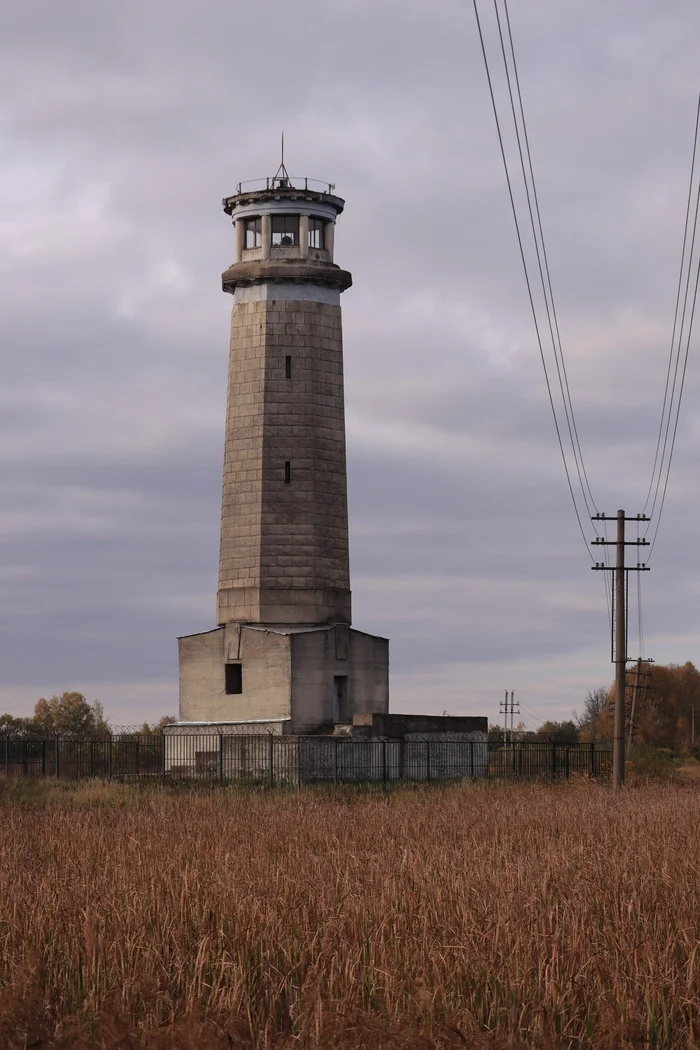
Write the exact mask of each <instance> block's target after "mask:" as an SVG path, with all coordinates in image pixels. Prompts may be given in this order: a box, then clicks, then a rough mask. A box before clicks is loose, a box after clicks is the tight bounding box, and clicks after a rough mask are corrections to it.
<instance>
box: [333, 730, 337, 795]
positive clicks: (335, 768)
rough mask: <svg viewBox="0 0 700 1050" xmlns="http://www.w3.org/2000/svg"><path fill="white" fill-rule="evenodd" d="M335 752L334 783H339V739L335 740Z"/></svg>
mask: <svg viewBox="0 0 700 1050" xmlns="http://www.w3.org/2000/svg"><path fill="white" fill-rule="evenodd" d="M334 744H335V751H334V752H333V783H334V784H337V783H338V738H337V737H336V738H335V741H334Z"/></svg>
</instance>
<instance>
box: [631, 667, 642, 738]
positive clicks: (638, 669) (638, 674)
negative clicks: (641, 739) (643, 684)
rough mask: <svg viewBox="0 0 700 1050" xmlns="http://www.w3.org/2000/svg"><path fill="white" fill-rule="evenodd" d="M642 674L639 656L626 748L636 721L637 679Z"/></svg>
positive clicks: (632, 734) (632, 736)
mask: <svg viewBox="0 0 700 1050" xmlns="http://www.w3.org/2000/svg"><path fill="white" fill-rule="evenodd" d="M641 676H642V658H641V656H640V657H639V659H638V660H637V675H636V677H635V680H634V689H633V690H632V709H631V711H630V727H629V733H628V736H627V749H628V750H629V748H631V747H632V740H633V739H634V727H635V723H636V721H637V703H638V698H639V681H640V678H641Z"/></svg>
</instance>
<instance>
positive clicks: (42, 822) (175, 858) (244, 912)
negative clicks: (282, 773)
mask: <svg viewBox="0 0 700 1050" xmlns="http://www.w3.org/2000/svg"><path fill="white" fill-rule="evenodd" d="M699 816H700V794H698V789H697V786H696V785H689V786H667V785H648V786H644V787H639V788H633V789H628V790H626V791H625V792H623V793H622V794H621V795H620V796H619V797H617V798H614V797H613V795H612V794H611V793H610V791H609V789H607V788H606V787H603V786H599V785H595V784H590V783H587V782H585V781H583V782H580V783H578V784H576V783H574V784H568V785H560V786H554V787H552V786H549V787H547V786H544V785H522V784H520V785H489V784H479V785H467V786H464V787H461V788H459V787H458V788H449V789H445V790H440V789H437V788H433V789H429V788H418V789H414V790H408V789H404V790H400V791H396V792H395V793H389V794H388V795H387V796H383V795H381V794H380V793H376V792H357V791H351V790H347V791H342V790H341V791H335V792H330V791H328V792H326V791H320V790H318V791H316V790H309V791H302V792H299V793H296V794H291V793H290V794H286V795H285V794H281V793H275V792H272V793H265V792H262V791H261V792H259V793H255V792H252V791H249V792H244V791H236V790H235V789H231V788H228V789H226V788H224V789H211V790H208V791H203V790H199V791H196V790H194V789H184V788H178V789H175V788H169V789H168V788H165V787H157V788H153V787H138V786H120V785H102V784H96V783H84V784H82V785H78V786H72V787H71V786H70V785H65V784H46V783H44V784H35V785H32V784H30V783H29V784H28V783H26V782H25V783H17V784H12V783H9V784H5V785H2V784H0V822H1V825H0V826H1V827H2V836H1V837H0V953H1V958H2V967H1V969H0V1045H1V1046H2V1047H10V1048H24V1047H34V1048H42V1047H62V1048H69V1047H70V1048H76V1050H77V1048H87V1047H90V1048H92V1047H111V1048H115V1050H116V1048H117V1047H118V1048H120V1050H128V1048H136V1047H152V1048H156V1047H162V1048H165V1047H168V1048H177V1047H182V1048H192V1050H194V1048H195V1047H196V1048H198V1050H199V1048H207V1047H212V1048H213V1047H217V1048H218V1047H261V1048H262V1047H292V1046H294V1047H304V1048H307V1047H308V1048H314V1047H319V1048H320V1047H324V1048H325V1047H344V1048H351V1047H352V1048H359V1047H373V1048H374V1047H381V1048H383V1047H386V1048H392V1047H393V1048H399V1047H406V1048H408V1047H423V1048H426V1050H427V1048H429V1047H436V1048H437V1047H450V1048H452V1047H464V1046H467V1047H475V1048H479V1047H491V1048H494V1050H495V1048H501V1047H504V1048H505V1047H513V1046H528V1047H542V1048H544V1047H560V1046H564V1047H565V1046H572V1047H573V1046H575V1047H589V1046H590V1047H595V1048H597V1050H605V1048H613V1047H615V1048H625V1047H642V1046H644V1047H651V1048H653V1047H673V1048H678V1050H680V1048H685V1047H697V1046H700V1022H699V1020H698V1002H699V1000H700V951H699V943H700V907H699V906H698V904H699V902H698V888H699V881H698V868H697V863H698V856H699V855H700V849H699V846H700V841H699V840H700V830H699V829H700V820H699V819H698V818H699Z"/></svg>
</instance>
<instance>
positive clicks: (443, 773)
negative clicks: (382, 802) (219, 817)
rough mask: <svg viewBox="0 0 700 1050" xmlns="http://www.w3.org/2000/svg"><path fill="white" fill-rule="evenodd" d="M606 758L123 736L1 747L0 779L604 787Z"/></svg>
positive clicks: (529, 749) (314, 739)
mask: <svg viewBox="0 0 700 1050" xmlns="http://www.w3.org/2000/svg"><path fill="white" fill-rule="evenodd" d="M611 767H612V748H611V747H610V746H609V745H599V744H572V745H566V744H555V743H540V742H531V741H528V742H524V743H515V744H510V745H508V746H504V745H502V744H489V743H487V742H486V741H479V740H442V739H432V740H428V739H423V740H350V739H344V738H342V737H319V736H311V737H284V736H275V735H273V734H270V733H268V734H264V735H235V736H234V735H227V734H223V733H214V734H211V735H197V736H194V735H191V734H188V733H181V734H178V733H166V734H165V735H163V734H157V735H152V736H146V735H144V734H141V735H136V734H129V735H125V736H118V735H113V736H107V737H103V738H100V739H78V738H71V737H62V736H56V737H49V738H38V737H32V736H24V737H12V736H1V737H0V776H2V775H4V776H5V777H66V778H79V777H118V778H121V779H135V778H144V779H148V778H150V779H154V778H158V777H160V778H166V779H169V780H185V779H200V780H218V781H222V782H224V781H225V782H231V781H240V782H247V783H258V784H267V785H270V786H274V785H284V784H289V785H299V784H319V783H321V784H322V783H358V782H363V781H374V782H380V783H385V784H386V783H389V782H396V781H414V782H415V781H427V782H429V781H455V780H461V779H464V778H480V779H484V778H490V779H518V780H521V779H522V780H536V779H542V778H547V779H550V780H559V779H565V778H567V777H570V776H572V775H576V774H578V775H588V776H594V777H607V776H609V774H610V771H611Z"/></svg>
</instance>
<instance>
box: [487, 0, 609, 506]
mask: <svg viewBox="0 0 700 1050" xmlns="http://www.w3.org/2000/svg"><path fill="white" fill-rule="evenodd" d="M493 6H494V10H495V12H496V22H497V24H498V35H499V39H500V42H501V53H502V55H503V66H504V69H505V72H506V81H507V84H508V95H509V97H510V104H511V110H512V113H513V125H514V127H515V135H516V140H517V144H518V153H519V154H520V164H521V168H522V172H523V181H524V183H525V193H526V197H527V203H528V209H529V212H530V224H531V226H532V235H533V239H534V241H535V251H536V254H537V264H538V267H539V272H540V281H541V283H542V294H543V296H544V301H545V308H546V310H547V320H548V322H549V334H550V337H551V340H552V348H553V350H554V360H555V364H556V366H557V375H558V378H559V389H560V390H561V396H562V401H563V402H564V412H565V416H566V422H567V427H568V430H569V437H570V439H571V447H572V450H573V453H574V462H575V464H576V471H577V473H578V479H579V483H580V485H581V491H582V493H583V499H584V503H585V504H586V510H587V511H588V515H589V517H591V518H592V517H593V514H592V511H591V506H592V507H593V510H595V511H596V512H597V511H598V507H597V506H596V502H595V500H594V498H593V493H592V491H591V486H590V484H589V481H588V474H587V472H586V466H585V463H584V461H583V451H582V449H581V442H580V440H579V436H578V428H577V426H576V417H575V415H574V406H573V402H572V400H571V390H570V387H569V378H568V375H567V371H566V362H565V360H564V350H563V347H562V342H561V333H560V330H559V319H558V317H557V309H556V304H555V301H554V290H553V288H552V278H551V272H550V269H549V259H548V257H547V246H546V242H545V239H544V229H543V226H542V215H541V211H540V203H539V196H538V194H537V183H536V181H535V172H534V168H533V164H532V152H531V150H530V137H529V135H528V131H527V121H526V120H525V108H524V106H523V97H522V92H521V89H520V76H519V74H518V63H517V59H516V57H515V45H514V43H513V32H512V29H511V24H510V13H509V11H508V0H503V7H504V11H505V16H506V25H507V29H508V43H509V45H510V54H511V60H512V63H513V75H514V79H515V86H516V91H517V95H518V108H519V111H520V122H521V124H522V129H523V140H524V142H525V150H526V153H527V162H528V169H529V172H530V182H531V183H532V198H533V200H534V204H535V214H536V216H537V227H538V229H539V236H540V242H541V244H542V258H541V259H540V252H539V246H538V241H537V233H536V231H535V223H534V219H533V212H532V202H531V200H530V192H529V189H528V181H527V176H526V174H525V165H524V161H523V152H522V146H521V142H520V134H519V131H518V121H517V118H516V115H515V105H514V101H513V92H512V89H511V82H510V73H509V70H508V61H507V58H506V51H505V45H504V42H503V33H502V30H501V18H500V15H499V13H498V3H497V0H493ZM542 263H544V273H545V274H546V278H547V289H548V291H549V301H548V299H547V289H545V281H544V276H543V273H542V269H543V267H542ZM549 302H551V316H550V309H549ZM555 333H556V338H555ZM584 482H585V484H584ZM587 494H588V495H587ZM589 498H590V504H591V506H589V502H588V499H589Z"/></svg>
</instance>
